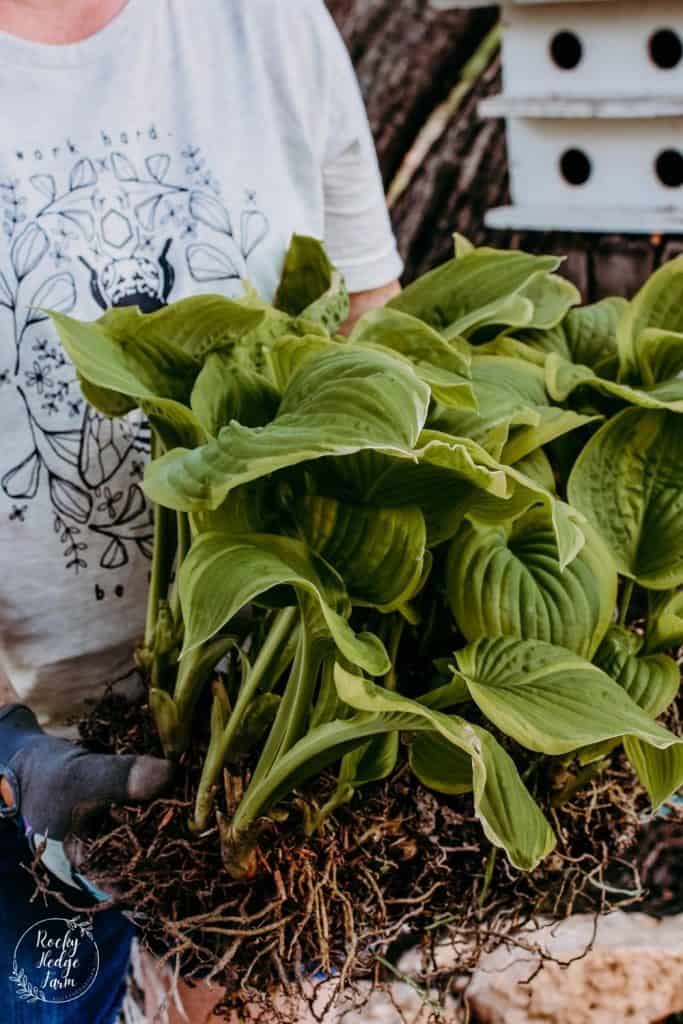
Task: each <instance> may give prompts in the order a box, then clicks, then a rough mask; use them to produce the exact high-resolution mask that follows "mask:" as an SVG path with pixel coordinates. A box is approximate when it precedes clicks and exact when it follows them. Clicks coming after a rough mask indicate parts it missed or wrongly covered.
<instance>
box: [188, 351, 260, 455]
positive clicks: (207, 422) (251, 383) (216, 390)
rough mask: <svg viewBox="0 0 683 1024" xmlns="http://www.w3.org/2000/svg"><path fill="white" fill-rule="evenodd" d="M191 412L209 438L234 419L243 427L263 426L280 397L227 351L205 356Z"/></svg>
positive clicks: (195, 387) (193, 394)
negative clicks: (237, 362) (238, 363)
mask: <svg viewBox="0 0 683 1024" xmlns="http://www.w3.org/2000/svg"><path fill="white" fill-rule="evenodd" d="M190 402H191V405H192V411H193V412H194V414H195V416H196V417H197V419H198V420H199V422H200V423H201V425H202V426H203V428H204V430H205V431H206V432H207V434H208V435H209V436H210V437H215V436H216V435H217V434H218V433H219V431H220V430H221V428H222V427H224V426H226V425H227V424H228V423H230V422H231V421H232V420H237V421H238V422H239V423H241V424H242V426H245V427H262V426H264V424H266V423H268V422H270V420H272V419H273V418H274V416H275V414H276V413H277V409H278V406H279V404H280V396H279V394H278V393H277V391H276V390H275V388H274V387H273V385H272V384H270V383H269V381H268V380H266V378H265V377H263V376H262V375H261V374H260V373H256V371H255V370H250V369H247V368H246V367H242V366H239V365H237V364H236V363H235V360H234V358H233V357H232V355H231V353H229V352H212V353H211V354H210V355H209V356H207V358H206V361H205V363H204V366H203V367H202V369H201V371H200V373H199V376H198V377H197V380H196V381H195V385H194V387H193V389H192V395H191V399H190Z"/></svg>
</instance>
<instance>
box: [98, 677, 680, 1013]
mask: <svg viewBox="0 0 683 1024" xmlns="http://www.w3.org/2000/svg"><path fill="white" fill-rule="evenodd" d="M674 714H675V712H674ZM81 732H82V735H83V737H84V739H85V740H86V741H87V742H88V744H89V745H90V746H91V747H92V748H94V749H97V750H101V751H109V752H117V753H131V752H134V753H143V752H144V753H159V749H158V741H157V739H156V734H155V731H154V727H153V723H152V721H151V718H150V714H149V709H148V708H147V707H146V705H143V704H138V705H128V704H126V703H125V702H124V701H123V700H122V699H121V698H119V697H116V696H114V695H110V696H109V697H107V698H105V700H104V701H103V702H102V703H100V704H99V705H98V706H97V707H96V708H95V709H94V711H93V712H92V714H91V715H90V716H89V717H88V718H87V719H86V720H85V721H83V722H82V723H81ZM201 753H202V751H201V749H197V750H195V751H192V752H190V754H189V755H188V756H187V758H186V762H185V763H184V764H182V765H181V766H180V769H179V771H178V773H177V776H176V780H175V784H174V788H173V791H172V792H171V793H170V794H169V795H168V796H166V797H164V798H163V799H158V800H156V801H154V802H153V803H151V804H149V805H147V806H143V807H134V806H129V807H117V808H112V809H111V811H110V812H108V816H107V819H106V820H105V821H100V822H99V823H98V826H97V830H96V833H94V838H93V836H90V837H88V844H87V850H88V854H87V861H86V864H85V866H84V868H83V869H82V870H83V871H84V873H85V874H87V876H88V877H89V878H92V879H93V880H94V881H95V882H97V881H100V883H101V884H105V883H106V882H107V881H108V882H111V880H112V879H114V880H115V888H116V892H117V896H118V899H119V901H120V904H121V906H122V908H123V909H124V910H125V912H126V913H127V914H128V915H129V916H130V917H131V918H132V919H133V920H134V921H135V923H136V925H137V926H138V928H139V930H140V937H141V941H142V942H143V943H144V944H145V945H146V946H147V947H148V948H149V949H150V950H151V951H152V952H153V953H154V954H155V955H157V956H159V957H161V958H162V959H163V960H164V961H165V962H167V963H169V964H170V965H171V966H172V967H173V968H174V969H175V970H177V971H178V972H179V973H180V974H181V975H182V976H184V977H185V978H187V979H189V980H192V979H199V978H206V977H209V978H211V980H212V981H214V982H215V983H218V984H220V985H223V986H225V993H226V994H225V1002H224V1008H225V1011H226V1013H227V1011H228V1010H231V1009H232V1010H238V1011H239V1012H240V1014H242V1017H241V1019H244V1020H248V1019H258V1020H259V1021H263V1022H265V1021H270V1020H273V1021H281V1022H285V1021H288V1020H289V1021H292V1022H294V1021H295V1020H296V1019H297V1018H296V1016H295V1015H294V1013H295V1011H292V1014H290V1015H289V1016H288V1011H287V1010H285V1009H283V1006H282V1001H281V1000H279V1001H278V1004H277V1005H276V1004H275V1002H274V1001H273V998H272V996H273V994H274V993H275V992H276V991H278V992H280V993H281V992H282V990H283V987H284V989H285V990H287V991H289V992H290V993H291V994H292V995H295V994H296V992H297V990H298V989H300V990H301V993H302V996H303V997H304V998H307V999H308V1000H309V1002H312V999H313V993H314V991H315V988H316V984H317V982H318V981H319V982H320V983H321V984H322V983H323V982H324V981H327V982H329V981H330V979H331V980H332V981H333V985H332V986H330V985H329V984H328V985H326V992H329V991H330V988H332V990H333V991H334V992H335V993H336V994H340V993H341V991H342V990H343V991H344V992H345V993H346V997H347V1000H349V999H350V1000H351V1001H352V1002H353V1000H354V997H355V998H356V1000H357V1003H358V1005H359V1006H360V1005H362V1004H363V1002H364V1001H365V1000H367V998H368V995H369V994H370V992H371V991H372V990H373V989H376V988H379V987H383V986H386V985H387V984H388V983H390V982H391V981H393V980H395V979H396V974H397V967H396V966H395V965H396V964H397V962H398V960H399V958H400V956H401V954H402V953H403V952H404V951H406V950H408V949H413V948H415V947H418V948H419V949H420V950H421V954H422V955H421V961H422V969H421V975H420V977H419V978H417V979H412V981H411V984H416V985H417V986H418V987H419V988H420V990H421V991H424V993H425V999H427V997H428V998H429V1006H430V1007H431V1016H432V1018H433V1019H434V1020H438V1019H440V1014H439V1009H438V1005H439V1003H441V1004H442V1005H443V1004H444V1003H445V1002H446V1001H448V1004H449V1006H450V1007H451V1010H450V1014H452V1012H453V1010H452V1008H453V1006H454V1005H455V1006H458V1005H462V1004H463V1002H464V1000H465V993H466V985H467V978H468V976H469V975H470V974H471V972H472V971H473V970H474V968H475V967H476V965H477V962H478V960H479V958H480V956H481V954H482V953H483V952H484V951H488V950H491V949H493V948H494V947H495V946H497V945H498V944H500V943H501V942H503V941H510V936H511V934H512V933H515V932H517V931H518V929H520V928H521V927H522V926H524V925H531V926H532V927H533V924H534V923H535V922H537V921H539V922H540V921H541V920H542V919H543V918H545V919H546V920H547V919H548V918H553V919H561V918H562V917H564V916H566V915H567V914H570V913H572V912H575V911H582V912H586V911H588V912H591V911H594V912H596V913H600V912H604V911H606V910H608V909H611V908H614V907H625V906H633V907H635V906H639V907H641V908H643V907H644V908H645V909H652V910H653V911H654V912H657V913H666V912H675V911H678V910H683V892H682V891H681V883H680V877H679V873H678V872H677V871H676V869H675V860H676V857H677V856H678V854H679V852H680V848H681V845H682V844H683V811H681V809H680V808H679V807H676V806H672V807H671V808H668V809H667V810H668V813H669V817H668V818H667V819H665V820H663V821H658V822H657V823H653V824H652V825H651V826H649V827H647V828H645V827H644V822H645V821H647V817H648V802H647V798H646V796H645V794H644V793H643V791H642V790H641V789H640V787H639V786H638V785H637V783H636V782H635V781H634V777H633V773H632V771H631V769H630V767H629V766H628V765H627V764H625V763H624V762H623V759H622V757H621V755H619V754H615V755H614V757H613V759H612V761H611V763H610V765H609V766H608V767H607V768H606V769H605V770H604V771H603V772H602V773H601V774H600V775H598V776H597V777H596V778H594V779H592V780H590V781H588V782H587V784H586V786H585V788H583V789H582V790H580V791H579V792H577V793H575V794H573V795H571V796H570V797H569V799H568V800H567V802H565V803H564V804H563V805H562V806H560V807H553V806H551V802H550V799H549V797H548V798H546V799H545V804H544V810H545V811H546V813H547V814H548V816H549V818H550V820H551V822H552V824H553V826H554V828H555V830H556V832H557V836H558V845H557V849H556V851H555V852H554V853H553V854H552V855H551V856H550V857H549V858H548V859H547V860H546V861H545V862H544V864H542V865H541V866H540V867H539V868H538V869H537V870H536V871H535V872H533V873H531V874H526V875H525V874H522V873H520V872H519V871H516V870H515V869H513V868H511V867H510V865H509V863H508V862H507V860H506V859H505V857H504V855H503V854H502V853H498V855H495V854H494V853H493V851H492V848H491V846H490V844H489V843H488V842H487V840H486V838H485V837H484V835H483V832H482V830H481V828H480V826H479V824H478V822H477V821H476V819H475V818H474V815H473V807H472V802H471V800H470V798H468V797H444V796H440V795H438V794H434V793H432V792H430V791H428V790H426V789H424V788H423V787H422V786H420V785H418V784H417V783H416V780H415V779H414V777H412V776H411V775H410V774H409V773H408V771H407V769H405V768H404V769H403V770H400V771H398V772H397V773H396V774H395V775H394V777H393V778H392V779H391V780H389V781H388V782H385V783H381V784H375V785H372V786H367V787H366V788H364V789H363V790H361V791H360V792H359V793H358V794H357V795H356V796H355V798H354V800H353V802H352V803H351V804H349V805H347V806H346V807H343V808H341V809H339V810H338V811H337V812H336V813H335V815H334V817H333V818H330V819H329V820H328V821H327V823H326V824H325V826H324V827H323V828H322V830H321V831H320V832H319V833H318V834H316V835H314V836H313V837H307V836H306V835H305V833H304V830H303V828H302V827H301V822H302V820H303V817H304V813H305V810H306V806H307V805H308V806H309V808H310V796H309V795H308V794H307V793H306V792H301V793H300V794H299V795H298V796H297V799H296V800H293V801H291V802H290V804H289V805H287V806H286V807H285V808H284V810H285V812H286V814H287V817H286V820H283V821H279V822H276V821H268V822H264V827H263V831H262V833H261V836H260V843H259V854H258V857H259V865H258V868H259V869H258V874H257V877H256V878H254V879H251V880H250V881H235V880H233V879H232V878H231V877H230V876H229V875H228V874H227V872H226V871H225V869H224V868H223V865H222V861H221V850H220V842H219V836H218V829H217V827H213V828H210V829H209V830H207V831H206V832H205V833H203V834H201V835H199V836H198V835H195V834H193V833H192V832H191V831H190V829H189V827H188V822H189V818H190V814H191V810H192V797H193V794H194V792H195V789H196V785H197V781H198V777H199V770H200V765H201ZM516 754H517V755H518V761H519V750H517V751H516ZM526 756H527V757H529V755H528V754H527V755H526ZM522 767H523V766H522ZM247 771H248V769H247V768H245V769H244V776H246V774H247ZM529 773H530V775H533V763H531V762H530V766H529ZM245 782H246V777H243V776H242V775H239V774H232V775H228V774H227V773H226V774H225V777H224V791H223V792H221V793H220V794H218V797H217V804H218V806H219V808H220V809H222V810H223V812H224V813H229V812H230V805H231V802H233V801H234V799H235V797H236V796H238V795H239V792H240V789H241V787H242V786H243V785H244V784H245ZM333 786H334V778H333V777H332V776H329V778H325V779H324V780H323V781H322V786H321V782H320V780H318V782H317V784H316V798H317V799H318V800H322V799H324V798H325V797H326V795H329V792H331V790H332V787H333ZM539 799H541V800H542V801H543V797H540V796H539ZM672 844H673V845H672ZM677 878H678V882H676V879H677ZM648 890H649V891H648ZM515 941H518V942H519V944H520V945H523V944H524V943H525V942H528V941H529V940H528V937H527V938H526V940H525V939H523V938H519V939H515ZM444 944H451V945H452V946H453V949H454V953H455V959H456V962H457V963H458V968H459V969H458V974H457V975H454V974H453V969H452V960H453V958H452V957H451V958H450V960H451V965H450V966H448V967H444V966H443V964H444V958H443V955H442V954H443V947H444ZM439 950H440V951H441V952H440V954H439V955H438V956H437V951H439ZM399 974H400V972H399ZM304 990H305V991H304ZM318 1013H320V1006H319V1004H318ZM398 1019H399V1018H398V1017H397V1020H398ZM449 1019H453V1017H452V1016H449Z"/></svg>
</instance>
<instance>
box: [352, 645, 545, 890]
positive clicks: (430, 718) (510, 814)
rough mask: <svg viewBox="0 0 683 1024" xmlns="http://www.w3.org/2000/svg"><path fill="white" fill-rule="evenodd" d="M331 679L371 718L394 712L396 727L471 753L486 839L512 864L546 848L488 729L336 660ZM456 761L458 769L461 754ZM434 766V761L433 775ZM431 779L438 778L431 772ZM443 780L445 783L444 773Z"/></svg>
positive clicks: (510, 765)
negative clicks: (395, 690) (376, 681)
mask: <svg viewBox="0 0 683 1024" xmlns="http://www.w3.org/2000/svg"><path fill="white" fill-rule="evenodd" d="M335 680H336V683H337V692H338V694H339V697H340V699H341V700H342V701H344V703H345V704H348V705H349V706H350V707H352V708H355V709H356V710H357V711H364V712H366V713H368V715H369V716H372V717H373V718H374V717H377V718H379V719H382V718H383V717H384V716H386V715H390V716H395V718H394V721H395V723H396V724H395V728H397V729H400V730H402V731H409V732H421V733H422V732H426V733H427V734H428V735H433V734H436V735H437V736H438V737H440V738H441V739H442V740H445V741H446V743H448V744H449V745H450V746H451V747H453V748H454V749H455V750H457V751H461V752H462V753H464V754H465V755H467V756H468V757H469V759H470V761H471V766H472V769H471V770H472V788H473V790H474V806H475V811H476V814H477V816H478V818H479V820H480V821H481V824H482V827H483V829H484V832H485V833H486V836H487V838H488V839H489V840H490V842H492V843H493V844H494V845H495V846H500V847H503V848H504V849H505V850H506V851H507V854H508V857H509V858H510V860H511V861H512V863H513V864H514V865H515V866H516V867H518V868H521V869H522V870H523V871H528V870H531V869H532V868H533V867H535V866H536V864H538V863H539V861H540V860H542V859H543V858H544V857H545V856H546V855H547V854H548V853H550V851H551V850H552V849H553V847H554V845H555V837H554V836H553V833H552V830H551V828H550V826H549V825H548V822H547V821H546V820H545V818H544V817H543V815H542V813H541V811H540V809H539V808H538V807H537V805H536V804H535V803H534V801H533V799H532V798H531V796H530V794H529V792H528V790H527V789H526V787H525V786H524V783H523V782H522V780H521V779H520V777H519V774H518V772H517V768H516V766H515V763H514V761H513V760H512V758H511V757H510V756H509V754H507V753H506V752H505V751H504V750H503V748H502V747H501V746H500V744H499V743H498V742H497V741H496V740H495V739H494V738H493V736H492V735H491V734H490V733H489V732H487V731H486V730H485V729H481V728H480V727H479V726H476V725H472V724H470V723H469V722H466V721H465V720H464V719H462V718H459V717H458V716H456V715H445V714H443V713H442V712H440V711H433V710H432V709H431V708H427V707H424V706H423V705H421V704H418V703H417V702H416V701H413V700H409V699H408V698H407V697H402V696H400V695H399V694H397V693H393V692H391V691H390V690H386V689H384V688H383V687H381V686H376V685H375V684H373V683H370V682H368V680H367V679H361V678H360V677H359V676H354V675H352V674H351V673H349V672H346V671H345V670H344V669H342V668H341V667H340V666H339V665H337V667H336V669H335ZM458 764H459V765H460V772H461V773H462V766H461V763H460V761H459V760H458ZM438 766H439V765H438V763H436V762H435V763H434V773H433V775H434V776H436V771H437V769H438ZM441 766H442V767H444V768H445V770H446V771H447V772H448V771H449V769H450V767H451V766H452V762H451V761H449V760H446V761H442V762H441ZM461 779H462V775H461ZM433 781H436V782H438V781H439V780H438V778H436V777H434V778H433ZM452 781H453V780H452V779H451V780H450V782H452ZM443 785H444V786H448V785H449V778H448V776H447V777H446V778H444V779H443Z"/></svg>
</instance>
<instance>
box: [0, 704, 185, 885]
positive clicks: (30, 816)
mask: <svg viewBox="0 0 683 1024" xmlns="http://www.w3.org/2000/svg"><path fill="white" fill-rule="evenodd" d="M171 773H172V767H171V764H170V762H169V761H164V760H162V759H161V758H157V757H147V756H143V757H135V756H132V755H127V756H118V755H113V754H91V753H89V752H88V751H87V750H86V749H85V748H84V747H81V746H78V745H76V744H74V743H71V742H69V741H68V740H63V739H57V738H56V737H54V736H49V735H48V734H47V733H46V732H45V731H44V730H43V729H41V727H40V726H39V725H38V721H37V719H36V716H35V715H34V714H33V712H32V711H31V710H30V709H29V708H27V707H24V706H23V705H22V704H10V705H8V706H7V707H4V708H2V709H0V780H1V781H0V797H2V799H0V817H2V818H15V819H17V821H18V823H19V824H20V826H23V828H24V830H25V833H26V836H27V838H28V841H29V844H30V846H31V847H32V849H33V850H34V851H35V850H36V849H37V848H38V847H39V845H40V844H41V843H43V841H45V850H44V852H43V854H42V862H43V863H44V864H45V866H46V867H47V868H48V870H49V871H51V872H52V874H53V875H56V876H57V878H59V879H61V880H62V881H63V882H65V883H66V884H67V885H70V886H73V887H75V888H77V889H80V890H81V891H83V890H86V891H87V892H89V893H90V894H91V895H94V896H95V897H96V898H97V899H100V900H102V899H108V895H107V894H106V893H103V892H102V891H101V890H98V889H96V888H95V887H94V886H92V885H91V884H90V883H89V882H88V881H87V880H86V879H85V878H83V876H82V875H80V874H78V872H77V871H76V870H75V865H74V861H75V860H76V859H77V857H76V852H77V850H78V843H77V842H76V840H75V834H76V833H77V832H78V831H79V826H81V825H82V824H83V823H84V821H85V820H86V819H87V817H88V816H89V815H92V814H93V813H95V812H96V811H98V810H101V809H102V808H105V807H107V806H108V805H109V804H112V803H125V802H127V801H130V800H151V799H152V798H154V797H155V796H157V795H159V793H161V792H162V791H163V790H164V789H165V787H166V786H167V785H168V783H169V781H170V778H171Z"/></svg>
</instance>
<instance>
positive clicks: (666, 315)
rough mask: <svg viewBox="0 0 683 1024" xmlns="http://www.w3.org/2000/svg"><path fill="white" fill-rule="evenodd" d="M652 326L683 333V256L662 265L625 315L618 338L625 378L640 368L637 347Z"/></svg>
mask: <svg viewBox="0 0 683 1024" xmlns="http://www.w3.org/2000/svg"><path fill="white" fill-rule="evenodd" d="M648 328H659V329H660V330H663V331H673V332H675V333H678V334H680V333H683V257H681V256H679V257H678V258H677V259H675V260H671V261H670V262H669V263H665V264H664V266H663V267H660V268H659V270H657V271H656V273H654V274H653V275H652V276H651V277H650V278H649V279H648V281H647V282H646V283H645V284H644V285H643V287H642V288H641V289H640V291H639V292H638V294H637V295H636V296H635V298H634V299H633V300H632V302H631V303H630V305H629V306H628V308H627V310H626V312H625V313H624V315H623V316H622V318H621V320H620V322H619V327H618V332H617V341H618V345H619V360H620V363H621V375H622V378H626V379H628V378H629V377H630V376H632V375H633V374H634V373H635V372H636V370H637V358H636V350H637V347H638V341H639V338H640V336H641V335H642V334H643V332H644V331H646V330H647V329H648Z"/></svg>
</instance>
